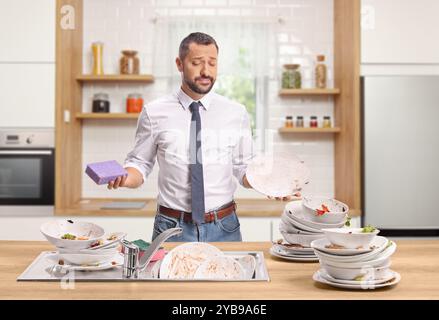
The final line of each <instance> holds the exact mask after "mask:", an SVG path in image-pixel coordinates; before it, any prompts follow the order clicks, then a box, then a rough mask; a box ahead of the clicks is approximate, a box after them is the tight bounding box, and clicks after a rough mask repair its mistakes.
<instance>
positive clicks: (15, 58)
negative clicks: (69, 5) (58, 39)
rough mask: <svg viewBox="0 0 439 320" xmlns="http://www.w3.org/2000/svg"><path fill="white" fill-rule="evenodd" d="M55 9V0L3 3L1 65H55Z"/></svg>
mask: <svg viewBox="0 0 439 320" xmlns="http://www.w3.org/2000/svg"><path fill="white" fill-rule="evenodd" d="M55 8H56V1H55V0H9V1H8V0H0V43H1V50H0V62H54V61H55V18H56V17H55V14H56V11H55V10H56V9H55Z"/></svg>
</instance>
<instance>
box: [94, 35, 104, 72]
mask: <svg viewBox="0 0 439 320" xmlns="http://www.w3.org/2000/svg"><path fill="white" fill-rule="evenodd" d="M103 50H104V44H103V43H102V42H93V43H92V45H91V51H92V53H93V69H92V70H93V71H92V74H94V75H101V74H104V66H103V56H102V55H103Z"/></svg>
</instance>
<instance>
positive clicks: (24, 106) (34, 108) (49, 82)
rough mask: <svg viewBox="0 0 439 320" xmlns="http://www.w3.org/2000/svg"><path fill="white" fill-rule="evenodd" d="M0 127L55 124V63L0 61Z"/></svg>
mask: <svg viewBox="0 0 439 320" xmlns="http://www.w3.org/2000/svg"><path fill="white" fill-rule="evenodd" d="M0 101H1V105H2V106H1V111H0V127H54V126H55V65H54V64H0Z"/></svg>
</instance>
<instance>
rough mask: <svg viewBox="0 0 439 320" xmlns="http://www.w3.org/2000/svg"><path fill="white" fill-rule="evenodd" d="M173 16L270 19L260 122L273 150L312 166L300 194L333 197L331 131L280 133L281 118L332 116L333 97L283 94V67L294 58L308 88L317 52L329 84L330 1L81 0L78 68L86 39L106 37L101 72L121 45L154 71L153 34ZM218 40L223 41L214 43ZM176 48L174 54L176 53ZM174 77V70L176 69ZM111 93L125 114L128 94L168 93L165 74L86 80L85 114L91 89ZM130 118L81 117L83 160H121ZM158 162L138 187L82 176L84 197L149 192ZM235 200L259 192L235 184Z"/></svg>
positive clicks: (131, 130)
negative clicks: (271, 38) (122, 80)
mask: <svg viewBox="0 0 439 320" xmlns="http://www.w3.org/2000/svg"><path fill="white" fill-rule="evenodd" d="M177 16H200V17H201V16H214V17H218V18H221V17H223V16H235V17H236V16H238V17H241V18H240V19H241V21H242V22H243V23H245V21H246V19H258V18H261V19H271V20H272V21H273V24H275V25H276V26H275V28H274V30H276V31H275V32H276V37H275V44H276V50H273V52H274V53H273V56H270V70H269V78H270V80H269V85H268V99H267V102H268V105H267V106H266V111H265V114H266V117H267V121H266V125H267V128H266V129H269V130H272V132H273V143H274V149H275V150H279V151H281V150H291V151H293V152H295V153H296V154H297V155H298V156H300V157H301V158H302V159H303V160H305V162H306V163H307V164H308V166H309V167H310V169H311V175H312V176H311V183H310V185H309V186H307V188H306V190H305V191H304V192H305V193H306V192H312V193H318V194H322V195H328V196H333V194H334V144H333V136H332V135H331V134H294V135H279V134H278V133H277V129H278V128H279V127H280V126H283V123H284V119H285V116H286V115H293V116H297V115H303V116H304V118H305V125H307V121H308V119H309V116H311V115H316V116H318V118H319V119H322V118H323V116H325V115H329V116H331V118H332V119H333V101H332V99H331V98H326V97H311V98H310V97H304V98H301V97H298V98H281V97H279V95H278V90H279V87H280V74H281V66H282V64H284V63H300V64H301V71H302V76H303V87H312V83H313V65H314V61H315V57H316V55H317V54H325V56H326V63H327V66H328V73H329V74H328V77H329V79H328V86H329V87H332V86H333V74H332V70H333V1H332V0H306V1H304V0H271V1H270V0H268V1H267V0H85V1H84V51H83V61H84V64H83V65H84V67H83V72H84V73H90V69H91V49H90V48H91V44H92V42H94V41H102V42H104V45H105V47H104V70H105V72H106V73H118V70H119V69H118V63H119V58H120V56H121V53H120V51H121V50H123V49H136V50H138V51H139V57H140V60H141V70H140V71H141V73H151V74H154V73H156V70H157V68H160V64H163V63H169V62H168V61H162V60H163V59H161V60H160V59H157V56H158V55H157V53H156V52H154V50H155V48H156V46H155V44H156V43H157V41H160V39H157V38H155V37H156V35H157V28H159V27H160V24H157V23H155V22H156V21H157V19H160V18H162V17H164V18H166V17H170V18H171V19H172V18H173V17H177ZM220 45H221V44H220ZM176 55H177V52H176V53H175V56H176ZM175 73H176V74H177V71H175ZM97 92H107V93H109V94H110V100H111V101H110V102H111V111H112V112H123V111H124V110H125V99H126V96H127V95H128V93H131V92H139V93H141V94H142V95H143V98H144V100H145V102H148V101H151V100H153V99H155V98H157V97H160V96H162V95H165V94H168V93H169V92H170V88H169V86H168V79H167V78H164V77H160V76H159V77H157V79H156V81H155V82H154V83H153V84H148V85H132V84H130V85H126V84H124V85H112V84H105V85H88V84H87V85H85V86H84V90H83V110H84V111H86V112H90V110H91V101H92V96H93V94H94V93H97ZM135 129H136V122H135V120H123V121H117V122H106V123H105V122H103V121H97V120H86V121H85V122H84V132H83V164H84V166H85V164H87V163H90V162H95V161H101V160H102V161H103V160H109V159H114V160H117V161H119V162H121V163H122V162H123V161H124V159H125V156H126V154H127V153H128V152H129V151H130V148H132V147H133V144H134V135H135ZM157 173H158V166H157V165H156V167H155V168H154V171H153V172H152V174H151V175H150V176H149V178H148V181H147V182H146V183H145V184H144V186H142V187H141V188H139V189H137V190H127V189H123V188H122V189H119V190H116V191H114V190H112V191H110V190H107V189H106V188H105V187H103V186H100V187H99V186H96V185H95V184H94V183H93V182H92V181H91V180H90V179H87V178H85V177H84V179H83V196H84V197H130V198H136V197H145V196H146V197H155V196H156V194H157ZM236 196H237V197H245V198H252V197H255V198H259V197H262V196H261V195H259V194H258V193H256V192H255V191H252V190H246V189H243V188H241V187H239V188H238V190H237V193H236Z"/></svg>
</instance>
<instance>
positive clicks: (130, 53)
mask: <svg viewBox="0 0 439 320" xmlns="http://www.w3.org/2000/svg"><path fill="white" fill-rule="evenodd" d="M136 55H137V51H135V50H123V51H122V57H121V58H120V61H119V67H120V73H121V74H139V65H140V61H139V58H138V57H137V56H136Z"/></svg>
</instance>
